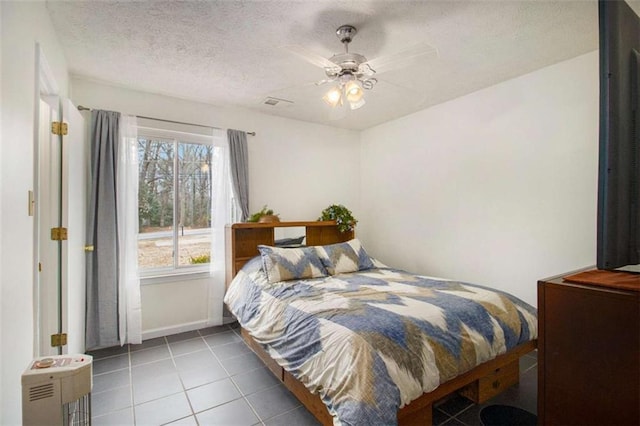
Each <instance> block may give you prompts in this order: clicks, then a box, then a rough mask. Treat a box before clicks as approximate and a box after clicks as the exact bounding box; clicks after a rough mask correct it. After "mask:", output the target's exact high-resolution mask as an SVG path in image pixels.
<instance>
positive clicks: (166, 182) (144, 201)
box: [138, 137, 174, 269]
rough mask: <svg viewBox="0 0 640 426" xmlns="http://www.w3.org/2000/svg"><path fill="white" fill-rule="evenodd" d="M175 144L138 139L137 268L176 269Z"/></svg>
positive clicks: (143, 138)
mask: <svg viewBox="0 0 640 426" xmlns="http://www.w3.org/2000/svg"><path fill="white" fill-rule="evenodd" d="M173 147H174V144H173V142H172V141H164V140H158V139H151V138H145V137H140V138H139V139H138V161H139V167H140V174H139V177H138V184H139V188H138V221H139V222H138V225H139V236H138V266H139V267H140V269H149V268H160V267H173V264H174V263H173V224H174V220H173V177H174V175H173V158H174V148H173Z"/></svg>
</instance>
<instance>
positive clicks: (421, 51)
mask: <svg viewBox="0 0 640 426" xmlns="http://www.w3.org/2000/svg"><path fill="white" fill-rule="evenodd" d="M427 56H438V49H436V48H435V47H433V46H430V45H428V44H426V43H420V44H416V45H415V46H412V47H410V48H408V49H405V50H402V51H400V52H398V53H394V54H392V55H388V56H382V57H380V58H375V59H372V60H370V61H367V62H365V63H363V64H361V65H360V67H361V68H362V72H364V73H365V74H366V73H367V72H368V71H369V72H370V70H373V72H374V73H375V74H380V73H383V72H387V71H392V70H394V69H398V68H402V67H405V66H408V65H409V64H410V63H411V62H412V61H415V60H417V59H422V58H425V57H427ZM369 69H370V70H369Z"/></svg>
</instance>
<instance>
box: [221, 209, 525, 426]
mask: <svg viewBox="0 0 640 426" xmlns="http://www.w3.org/2000/svg"><path fill="white" fill-rule="evenodd" d="M280 227H304V228H305V235H306V240H305V244H306V245H309V246H312V245H326V244H335V243H340V242H344V241H348V240H350V239H352V238H353V237H354V233H353V231H351V232H346V233H341V232H339V231H338V228H337V226H336V224H335V222H333V221H328V222H275V223H235V224H233V225H227V228H226V239H227V254H226V263H227V268H226V269H227V277H226V278H227V279H226V284H227V286H228V285H229V283H230V282H231V280H232V279H233V277H234V276H235V275H236V273H237V272H238V271H239V270H240V268H242V266H243V265H244V264H245V263H246V262H247V261H248V260H249V259H251V258H252V257H254V256H257V255H258V245H259V244H265V245H273V244H274V241H275V237H274V228H280ZM242 337H243V338H244V340H245V341H246V342H247V344H248V345H249V347H250V348H251V349H252V350H253V351H254V352H255V353H256V355H258V357H260V359H261V360H262V361H263V362H264V364H265V365H266V366H267V367H268V368H269V370H271V372H272V373H273V374H275V376H276V377H277V378H278V380H280V381H281V382H282V383H283V384H284V386H285V387H286V388H287V389H289V390H290V391H291V392H292V393H293V394H294V395H295V396H296V397H297V398H298V399H299V400H300V402H301V403H302V404H303V405H304V406H305V407H306V408H307V409H308V410H309V411H310V412H311V413H312V414H313V415H314V416H315V417H316V418H317V419H318V421H320V423H322V424H323V425H332V424H333V418H332V417H331V415H330V414H329V412H328V410H327V407H326V406H325V405H324V403H323V402H322V400H321V399H320V397H319V396H318V395H314V394H312V393H311V392H309V391H308V390H307V388H306V387H305V386H304V385H303V384H302V383H301V382H299V381H298V380H296V379H295V378H294V377H293V376H292V375H291V374H290V373H288V372H287V371H285V370H284V369H283V368H282V367H280V366H279V365H278V364H277V363H276V362H275V361H274V360H273V359H272V358H271V357H270V356H269V354H268V353H267V351H265V350H264V349H263V348H262V346H260V345H259V344H258V343H257V342H255V341H254V340H253V338H252V337H251V336H250V335H249V333H248V332H247V331H246V330H244V329H242ZM536 346H537V341H530V342H527V343H523V344H521V345H519V346H517V347H515V348H513V349H512V350H510V351H509V352H507V353H505V354H503V355H499V356H498V357H496V358H495V359H493V360H490V361H487V362H485V363H483V364H480V365H479V366H477V367H475V368H474V369H473V370H470V371H468V372H466V373H464V374H462V375H460V376H458V377H456V378H454V379H452V380H450V381H448V382H445V383H442V384H441V385H440V386H439V387H438V388H436V389H435V390H433V391H432V392H429V393H425V394H423V395H422V396H420V397H419V398H418V399H416V400H414V401H412V402H411V403H410V404H408V405H406V406H405V407H403V408H402V409H400V410H399V411H398V424H399V425H423V426H424V425H430V424H432V408H433V405H434V403H435V402H437V401H439V400H441V399H443V398H444V397H446V396H448V395H450V394H452V393H454V392H458V393H459V394H461V395H463V396H465V397H467V398H469V399H470V400H472V401H473V402H474V403H476V404H482V403H483V402H485V401H487V400H488V399H490V398H493V397H494V396H495V395H497V394H499V393H501V392H502V391H504V390H505V389H507V388H508V387H510V386H512V385H514V384H516V383H518V381H519V379H520V368H519V362H518V360H519V359H520V357H522V356H523V355H525V354H527V353H528V352H530V351H532V350H534V349H535V348H536Z"/></svg>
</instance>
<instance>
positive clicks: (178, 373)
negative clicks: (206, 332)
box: [165, 332, 207, 425]
mask: <svg viewBox="0 0 640 426" xmlns="http://www.w3.org/2000/svg"><path fill="white" fill-rule="evenodd" d="M198 336H199V337H200V338H201V339H202V340H203V342H204V344H205V345H206V344H207V342H206V341H205V340H204V338H203V337H202V336H201V335H200V332H198ZM165 339H166V341H167V349H168V350H169V357H170V358H171V362H172V363H173V367H174V368H175V369H176V374H177V375H178V380H180V386H182V393H183V394H184V397H185V399H186V400H187V404H189V409H190V410H191V415H190V416H185V417H181V418H180V419H175V420H172V421H171V422H175V421H177V420H181V419H186V418H187V417H191V416H193V419H194V420H195V422H196V424H197V425H199V424H200V422H199V421H198V418H197V417H196V411H195V410H194V409H193V405H192V404H191V400H190V399H189V394H188V393H187V387H186V386H185V385H184V380H183V379H182V376H181V375H180V371H179V370H178V364H176V360H175V357H174V355H173V351H172V350H171V345H170V344H169V339H167V338H166V337H165ZM187 340H188V339H187ZM171 422H169V423H171Z"/></svg>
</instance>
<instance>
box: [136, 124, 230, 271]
mask: <svg viewBox="0 0 640 426" xmlns="http://www.w3.org/2000/svg"><path fill="white" fill-rule="evenodd" d="M221 155H222V152H221V148H220V147H217V146H215V145H214V144H213V142H212V138H211V137H208V136H203V135H192V134H187V133H180V132H171V131H161V130H155V129H147V128H139V129H138V167H139V176H138V225H139V226H138V267H139V270H140V273H141V275H164V274H171V273H176V272H196V271H204V270H208V268H209V263H210V261H211V226H212V218H211V212H212V205H211V203H212V182H213V179H215V170H212V168H213V167H212V164H218V161H217V158H218V157H219V156H221Z"/></svg>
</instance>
